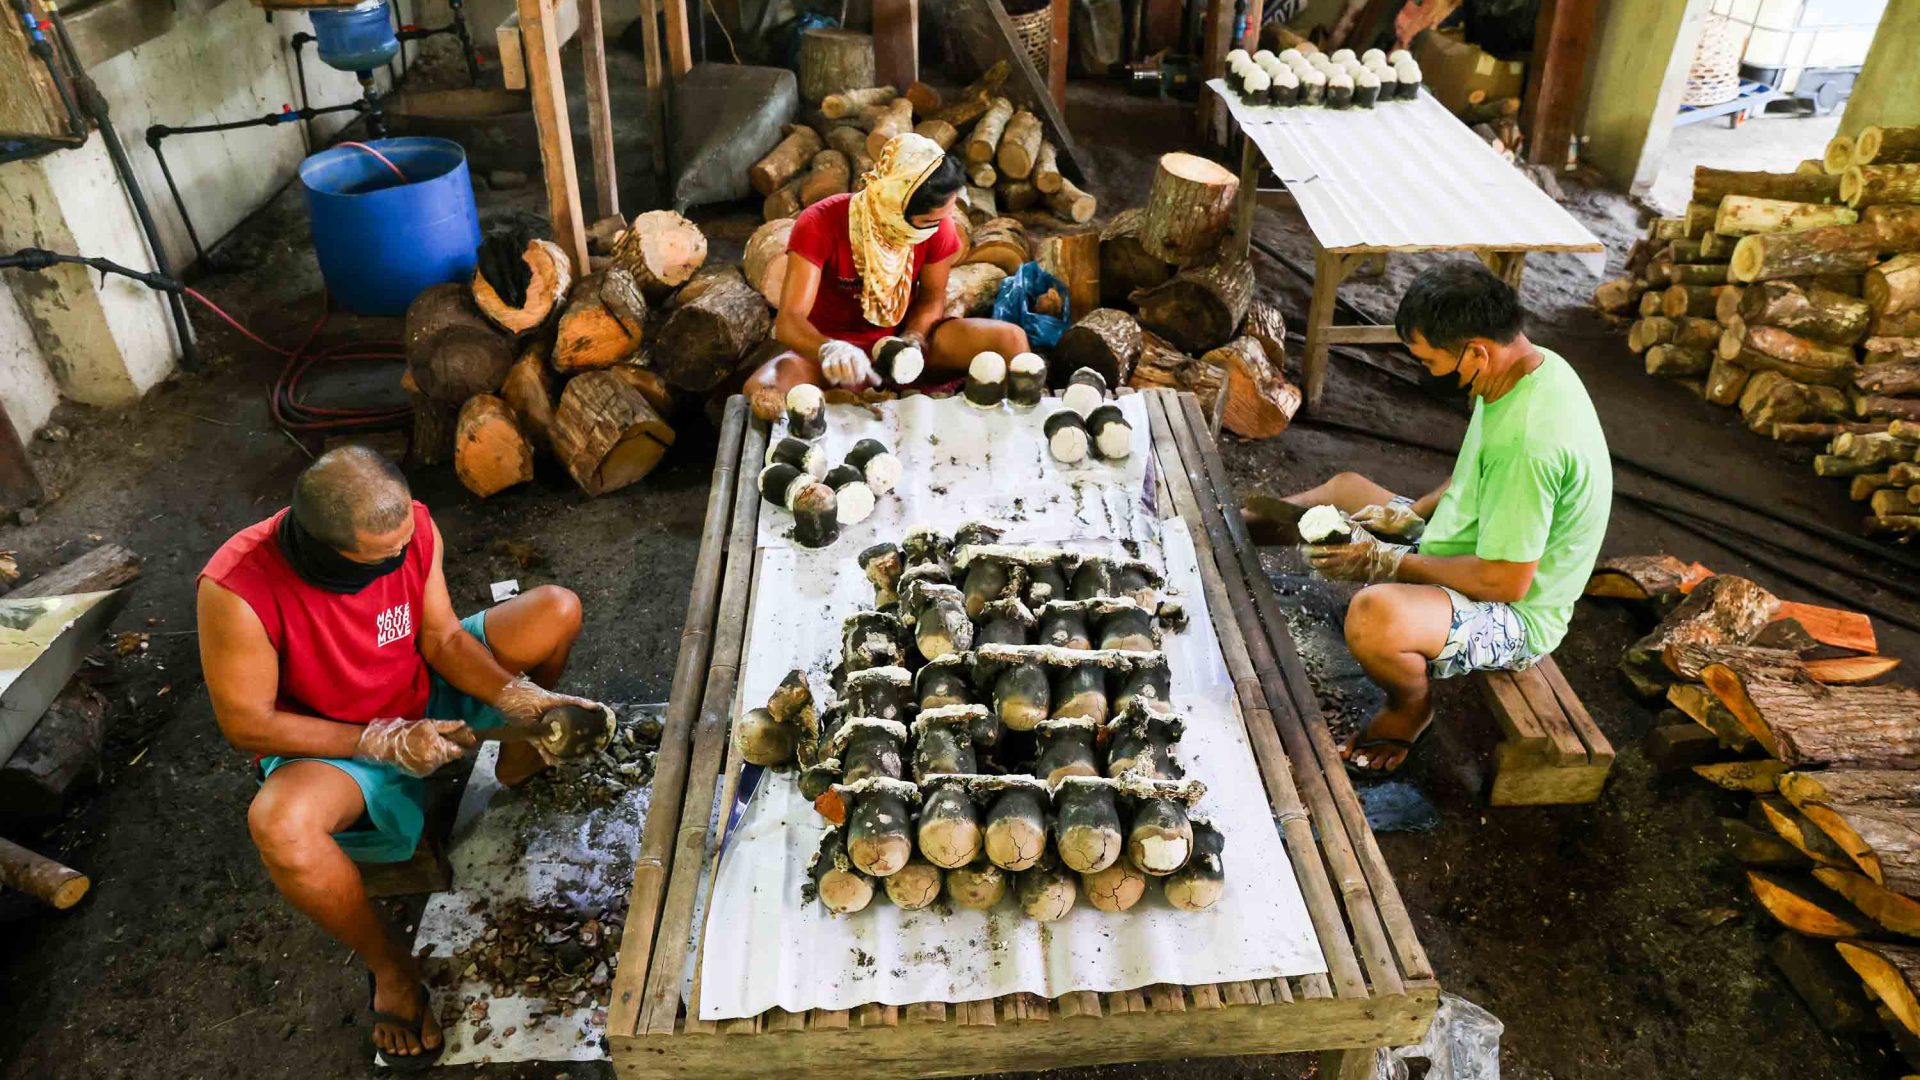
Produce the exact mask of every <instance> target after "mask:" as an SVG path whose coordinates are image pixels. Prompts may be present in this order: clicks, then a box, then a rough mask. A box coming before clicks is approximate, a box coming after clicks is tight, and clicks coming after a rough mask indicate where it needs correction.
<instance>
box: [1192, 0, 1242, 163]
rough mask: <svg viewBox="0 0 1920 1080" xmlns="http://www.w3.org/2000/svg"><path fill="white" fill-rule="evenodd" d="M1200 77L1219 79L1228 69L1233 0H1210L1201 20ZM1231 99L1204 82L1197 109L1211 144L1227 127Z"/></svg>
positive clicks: (1204, 139) (1204, 136) (1204, 135)
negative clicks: (1227, 100)
mask: <svg viewBox="0 0 1920 1080" xmlns="http://www.w3.org/2000/svg"><path fill="white" fill-rule="evenodd" d="M1201 27H1202V29H1201V31H1200V43H1201V46H1200V47H1201V55H1200V77H1201V79H1202V80H1207V79H1217V78H1219V77H1220V76H1222V75H1224V74H1226V72H1227V45H1228V42H1229V41H1230V40H1231V39H1232V37H1233V0H1209V2H1208V4H1207V13H1206V17H1205V20H1204V21H1203V22H1202V24H1201ZM1226 119H1227V103H1226V102H1225V101H1223V100H1221V98H1220V95H1218V94H1216V93H1214V92H1213V91H1211V90H1208V89H1207V88H1205V87H1204V86H1203V87H1201V89H1200V104H1199V108H1198V109H1197V111H1196V116H1195V120H1196V121H1197V124H1196V126H1197V127H1198V129H1199V132H1200V139H1201V141H1202V142H1204V143H1206V144H1207V145H1209V146H1212V145H1216V144H1217V143H1219V142H1220V140H1221V139H1222V137H1223V134H1224V132H1225V130H1226Z"/></svg>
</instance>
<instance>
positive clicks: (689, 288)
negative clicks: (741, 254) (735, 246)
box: [660, 263, 747, 311]
mask: <svg viewBox="0 0 1920 1080" xmlns="http://www.w3.org/2000/svg"><path fill="white" fill-rule="evenodd" d="M723 282H732V283H734V284H736V285H744V284H746V282H747V278H746V275H744V274H742V273H741V272H740V268H739V267H737V266H734V265H733V264H732V263H713V264H711V265H709V266H703V267H701V268H700V269H698V270H696V271H694V274H693V276H692V277H690V278H688V279H687V283H686V284H685V285H682V286H680V291H679V292H676V293H674V294H673V295H672V296H671V297H668V298H667V302H666V303H664V304H662V305H660V309H661V310H663V311H677V310H679V309H680V308H683V307H686V306H687V305H688V304H691V303H693V302H694V301H695V300H698V299H700V298H701V297H702V296H705V295H706V293H707V290H708V289H711V288H714V287H716V286H718V285H720V284H721V283H723Z"/></svg>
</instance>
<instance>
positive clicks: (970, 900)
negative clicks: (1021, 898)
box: [947, 862, 1007, 911]
mask: <svg viewBox="0 0 1920 1080" xmlns="http://www.w3.org/2000/svg"><path fill="white" fill-rule="evenodd" d="M1005 895H1007V873H1006V871H1004V870H1002V869H1000V868H999V867H997V866H995V865H993V864H992V863H989V862H975V863H973V864H971V865H968V866H963V867H959V868H957V869H953V870H949V871H947V899H948V900H951V901H953V906H955V907H961V908H967V909H969V910H972V911H985V910H987V909H988V908H991V907H993V906H994V905H995V904H998V903H999V902H1000V898H1001V897H1003V896H1005Z"/></svg>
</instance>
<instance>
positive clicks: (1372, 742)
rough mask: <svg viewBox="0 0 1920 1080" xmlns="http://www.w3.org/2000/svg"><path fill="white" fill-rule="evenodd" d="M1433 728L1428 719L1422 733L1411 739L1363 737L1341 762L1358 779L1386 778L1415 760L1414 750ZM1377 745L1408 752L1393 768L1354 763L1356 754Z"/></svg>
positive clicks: (1348, 773)
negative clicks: (1376, 767) (1377, 767)
mask: <svg viewBox="0 0 1920 1080" xmlns="http://www.w3.org/2000/svg"><path fill="white" fill-rule="evenodd" d="M1432 730H1433V721H1432V720H1431V719H1429V720H1428V721H1427V726H1426V727H1423V728H1421V729H1420V734H1418V735H1415V736H1414V737H1413V738H1411V739H1388V738H1377V739H1361V740H1359V741H1357V742H1355V743H1354V744H1353V750H1352V751H1350V752H1349V753H1348V754H1347V755H1346V756H1345V757H1342V758H1341V759H1340V764H1342V765H1344V766H1346V769H1347V775H1348V776H1351V777H1353V778H1354V779H1356V780H1384V779H1386V778H1387V777H1389V776H1392V775H1393V774H1394V773H1397V772H1399V771H1400V770H1401V769H1404V768H1406V767H1407V762H1409V761H1412V760H1413V752H1414V750H1415V749H1417V748H1418V747H1419V745H1420V740H1421V739H1424V738H1426V737H1427V733H1428V732H1430V731H1432ZM1376 746H1378V747H1382V748H1385V749H1389V750H1405V751H1406V753H1405V754H1402V755H1401V756H1400V761H1399V762H1398V763H1397V764H1395V765H1394V766H1393V767H1392V768H1389V769H1375V768H1371V767H1366V766H1361V765H1355V764H1354V763H1353V755H1354V754H1357V753H1359V752H1360V751H1362V750H1367V749H1371V748H1373V747H1376Z"/></svg>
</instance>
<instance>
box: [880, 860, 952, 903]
mask: <svg viewBox="0 0 1920 1080" xmlns="http://www.w3.org/2000/svg"><path fill="white" fill-rule="evenodd" d="M943 880H944V878H943V876H942V875H941V873H940V868H939V867H937V866H935V865H933V864H932V863H930V862H928V861H926V860H925V859H908V860H907V865H906V866H904V867H902V868H901V869H900V872H899V873H897V874H894V875H892V876H891V877H889V878H887V879H886V886H887V899H888V900H889V901H891V902H892V903H893V906H894V907H897V908H899V909H900V910H902V911H919V910H920V909H921V908H925V907H932V906H933V902H934V901H935V900H938V899H940V885H941V883H942V881H943Z"/></svg>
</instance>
